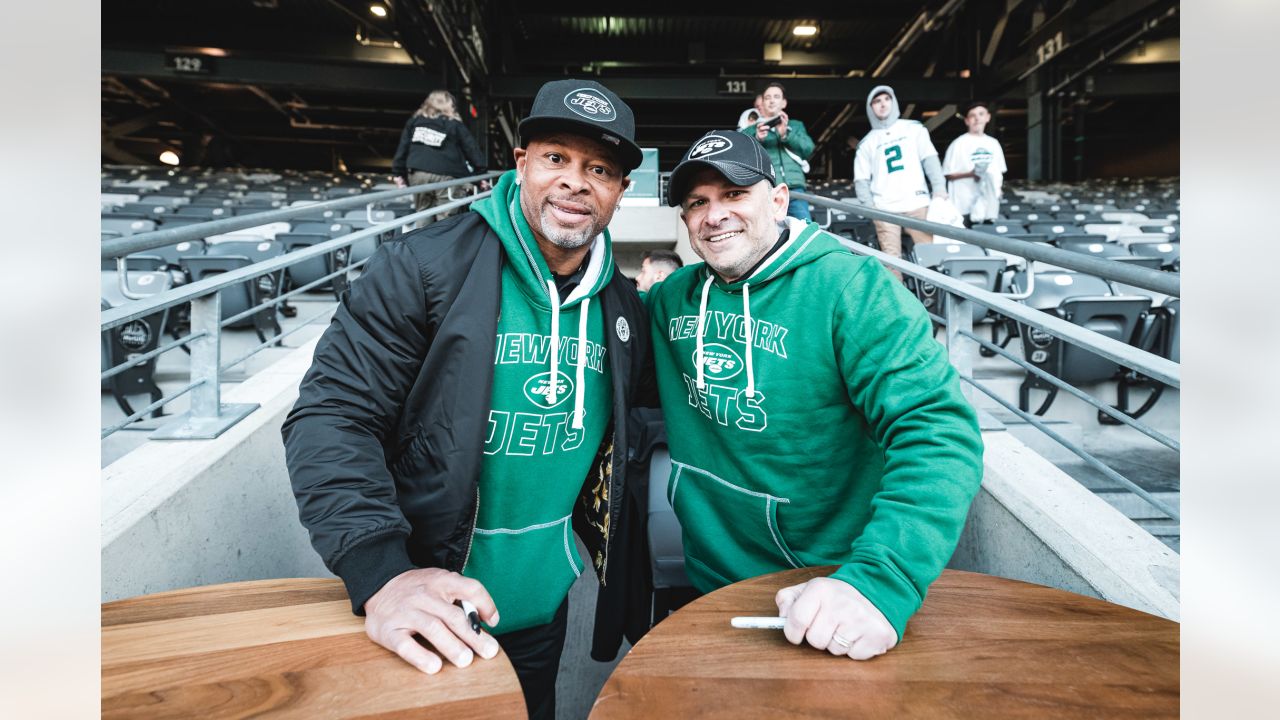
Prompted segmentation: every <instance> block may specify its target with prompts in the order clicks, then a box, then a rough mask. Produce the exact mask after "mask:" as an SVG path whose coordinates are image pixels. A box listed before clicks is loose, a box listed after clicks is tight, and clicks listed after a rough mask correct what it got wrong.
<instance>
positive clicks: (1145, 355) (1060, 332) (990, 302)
mask: <svg viewBox="0 0 1280 720" xmlns="http://www.w3.org/2000/svg"><path fill="white" fill-rule="evenodd" d="M931 224H932V223H931ZM837 239H838V240H840V241H841V243H842V244H844V245H845V246H846V247H848V248H849V249H851V250H853V251H854V252H856V253H858V254H860V255H870V256H872V257H874V258H876V259H877V260H879V261H880V262H882V263H884V264H885V265H888V266H890V267H892V268H894V269H896V270H900V271H902V272H904V273H907V274H908V275H912V276H914V277H918V278H920V279H922V280H926V281H927V282H929V283H930V284H932V285H933V286H935V287H938V288H941V289H942V290H945V291H947V292H948V293H951V294H952V295H958V296H960V297H962V298H964V299H966V300H970V301H973V302H976V303H978V304H979V305H981V306H983V307H986V308H990V309H991V310H995V311H996V312H998V313H1000V314H1001V315H1004V316H1006V317H1009V318H1012V319H1014V320H1017V321H1018V322H1020V323H1022V324H1024V325H1030V326H1031V327H1034V328H1037V329H1039V330H1043V331H1045V332H1047V333H1049V334H1050V335H1054V336H1055V337H1060V338H1062V339H1063V340H1066V341H1067V342H1070V343H1074V344H1076V345H1079V346H1081V347H1084V348H1088V349H1089V350H1090V351H1092V352H1095V353H1097V354H1098V355H1100V356H1102V357H1104V358H1106V359H1108V360H1113V361H1115V362H1117V363H1119V364H1121V365H1123V366H1125V367H1128V368H1133V369H1134V370H1137V371H1139V372H1141V373H1142V374H1143V375H1146V376H1147V377H1150V378H1153V379H1155V380H1159V381H1160V382H1162V383H1165V384H1166V385H1169V386H1171V387H1175V388H1176V387H1180V386H1181V381H1180V379H1179V378H1180V376H1181V371H1180V368H1179V365H1178V363H1175V362H1173V361H1171V360H1168V359H1167V358H1162V357H1160V356H1159V355H1154V354H1152V353H1149V352H1147V351H1145V350H1142V349H1140V348H1136V347H1134V346H1132V345H1129V344H1128V343H1124V342H1121V341H1119V340H1115V339H1112V338H1109V337H1106V336H1104V335H1099V334H1098V333H1095V332H1093V331H1092V330H1089V329H1087V328H1084V327H1081V326H1079V325H1076V324H1075V323H1072V322H1069V321H1067V320H1064V319H1062V318H1060V317H1057V316H1056V315H1051V314H1049V313H1046V312H1044V311H1042V310H1037V309H1035V308H1032V307H1028V306H1026V305H1024V304H1022V303H1020V302H1016V301H1014V300H1010V299H1009V298H1008V297H1006V296H1004V295H1000V294H998V293H993V292H990V291H988V290H983V289H982V288H979V287H975V286H973V285H970V284H969V283H967V282H964V281H963V280H957V279H956V278H953V277H951V276H950V275H944V274H942V273H940V272H937V271H934V270H930V269H928V268H924V267H921V266H919V265H916V264H915V263H913V262H909V261H906V260H903V259H902V258H898V257H894V256H893V255H890V254H888V253H885V252H881V251H879V250H876V249H874V248H870V247H867V246H866V245H860V244H858V243H855V242H853V241H852V240H849V239H848V238H843V237H837ZM1144 269H1145V268H1144Z"/></svg>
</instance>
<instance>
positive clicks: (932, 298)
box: [907, 243, 1005, 337]
mask: <svg viewBox="0 0 1280 720" xmlns="http://www.w3.org/2000/svg"><path fill="white" fill-rule="evenodd" d="M911 258H912V261H913V262H915V263H916V264H917V265H921V266H924V267H927V268H930V269H933V270H937V271H938V272H940V273H942V274H944V275H950V276H951V277H953V278H956V279H957V280H961V281H964V282H966V283H968V284H970V285H973V286H974V287H978V288H982V289H983V290H988V291H990V292H1000V280H1001V276H1002V274H1003V273H1004V268H1005V261H1004V258H1001V257H989V256H988V255H987V252H986V251H985V250H984V249H982V248H980V247H978V246H977V245H967V244H963V243H947V244H939V243H932V244H925V245H915V246H913V247H912V250H911ZM907 286H908V288H909V289H911V290H913V291H914V292H915V294H916V297H918V298H919V299H920V303H921V304H922V305H924V307H925V310H927V311H929V312H931V313H934V314H937V315H942V314H944V313H945V312H946V306H945V304H944V303H942V302H939V300H940V297H939V296H940V293H939V292H938V289H937V288H936V287H934V286H933V284H931V283H928V282H925V281H923V280H919V279H917V278H910V281H909V282H907ZM972 307H973V322H974V324H977V323H979V322H981V321H982V320H983V319H984V318H986V317H987V315H988V313H989V312H990V311H989V309H988V308H986V307H983V306H981V305H978V304H977V303H974V304H973V306H972ZM993 337H994V332H993Z"/></svg>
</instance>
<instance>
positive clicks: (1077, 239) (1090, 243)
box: [1058, 235, 1129, 258]
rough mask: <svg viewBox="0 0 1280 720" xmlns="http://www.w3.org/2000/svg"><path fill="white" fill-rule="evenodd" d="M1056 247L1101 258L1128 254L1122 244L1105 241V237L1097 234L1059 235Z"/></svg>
mask: <svg viewBox="0 0 1280 720" xmlns="http://www.w3.org/2000/svg"><path fill="white" fill-rule="evenodd" d="M1058 247H1060V248H1062V249H1063V250H1070V251H1071V252H1077V253H1083V254H1085V255H1092V256H1094V257H1103V258H1109V257H1115V256H1120V255H1128V254H1129V251H1128V250H1126V249H1125V248H1124V246H1123V245H1120V244H1118V243H1111V242H1107V241H1106V239H1105V238H1102V237H1099V236H1097V235H1077V236H1070V235H1068V236H1065V237H1060V238H1058Z"/></svg>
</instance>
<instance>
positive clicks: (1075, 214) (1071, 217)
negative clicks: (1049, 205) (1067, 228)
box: [1053, 210, 1103, 225]
mask: <svg viewBox="0 0 1280 720" xmlns="http://www.w3.org/2000/svg"><path fill="white" fill-rule="evenodd" d="M1053 220H1054V222H1060V223H1062V222H1065V223H1071V224H1073V225H1084V224H1085V223H1100V222H1102V221H1103V220H1102V216H1101V215H1099V214H1098V213H1091V212H1084V211H1082V210H1064V211H1062V212H1059V213H1055V214H1054V216H1053Z"/></svg>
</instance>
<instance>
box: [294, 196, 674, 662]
mask: <svg viewBox="0 0 1280 720" xmlns="http://www.w3.org/2000/svg"><path fill="white" fill-rule="evenodd" d="M503 262H505V253H504V251H503V249H502V243H501V241H500V240H499V239H498V236H497V235H496V234H494V232H493V231H492V229H490V227H489V226H488V224H487V223H486V222H485V220H484V219H483V218H482V217H480V215H478V214H476V213H470V212H469V213H463V214H462V215H461V216H459V217H457V218H452V219H449V220H445V221H441V222H437V223H433V224H431V225H429V226H427V227H426V228H423V229H421V230H417V231H415V232H412V233H409V234H408V235H405V236H404V237H403V238H402V239H397V240H394V241H391V242H388V243H386V244H384V245H383V246H382V247H381V248H379V250H378V252H377V253H375V254H374V256H373V257H372V258H371V259H370V261H369V263H368V264H367V265H366V267H365V269H364V273H363V274H362V276H361V277H360V278H359V279H358V280H356V281H355V282H353V283H352V284H351V286H350V289H349V291H348V292H347V294H346V295H344V297H343V299H342V302H341V303H340V304H339V306H338V309H337V311H336V313H335V314H334V317H333V320H332V322H331V324H330V326H329V328H328V329H327V330H326V331H325V333H324V335H323V337H321V339H320V341H319V344H318V345H317V347H316V351H315V356H314V360H313V363H312V366H311V368H310V370H308V371H307V374H306V376H305V377H304V378H303V380H302V384H301V386H300V389H299V396H298V402H297V404H296V405H295V406H294V408H293V410H292V411H291V412H290V413H289V416H288V417H287V418H286V419H285V422H284V427H283V429H282V434H283V436H284V444H285V456H286V461H287V463H288V467H289V476H290V480H291V482H292V485H293V492H294V496H295V498H296V499H297V503H298V514H299V518H300V519H301V521H302V524H303V525H304V526H305V527H306V528H307V530H308V531H309V532H310V535H311V543H312V545H313V547H315V549H316V551H317V552H318V553H319V554H320V556H321V558H322V559H323V560H324V562H325V565H326V566H327V567H328V568H329V569H330V570H332V571H333V572H334V573H335V574H336V575H338V576H339V577H340V578H342V580H343V582H344V583H345V584H346V587H347V592H348V594H349V595H350V598H351V603H352V609H353V611H354V612H355V613H356V614H357V615H363V614H364V603H365V601H366V600H368V599H369V598H370V597H371V596H372V595H373V594H374V593H376V592H377V591H378V590H379V589H380V588H381V587H382V586H383V585H384V584H386V582H387V581H388V580H390V579H391V578H393V577H395V576H396V575H399V574H400V573H402V572H404V571H406V570H410V569H413V568H415V567H440V568H445V569H448V570H453V571H455V572H456V571H461V570H462V567H463V565H464V564H465V563H466V559H467V553H468V552H469V550H470V545H471V536H472V533H473V531H474V529H475V522H476V512H477V508H478V506H477V501H478V498H479V490H478V488H479V478H480V467H481V461H482V458H483V450H484V441H485V432H486V427H487V417H488V412H489V407H490V393H491V391H492V385H493V362H494V351H495V344H494V338H495V336H496V334H497V325H498V309H499V307H500V295H501V268H502V263H503ZM598 297H599V298H600V306H601V309H602V311H603V313H604V319H605V323H606V324H605V327H606V328H609V329H610V332H606V334H605V335H606V337H607V338H608V340H607V345H606V347H607V348H608V353H607V357H608V359H609V363H610V368H611V370H612V377H613V418H612V422H611V424H610V426H609V427H608V428H607V429H606V431H605V436H604V440H603V441H602V443H601V446H600V448H599V449H598V451H597V453H596V459H595V462H593V463H592V469H591V471H590V472H589V473H588V476H587V477H586V478H584V479H583V485H582V491H581V493H580V494H579V496H578V499H577V501H576V502H575V506H574V511H573V528H574V531H575V532H576V533H577V534H578V536H579V537H580V538H581V539H582V541H583V543H584V544H585V545H586V546H587V549H588V551H589V553H590V555H591V561H592V565H593V567H594V568H595V571H596V575H597V577H598V578H599V580H600V591H599V596H598V598H597V604H596V623H595V636H594V643H593V648H592V656H593V657H595V658H596V659H597V660H602V661H603V660H611V659H613V658H614V656H615V655H616V654H617V650H618V647H619V646H620V644H621V639H622V636H623V635H624V634H625V635H626V636H627V637H628V638H629V639H630V640H631V641H632V642H635V641H636V640H638V639H639V636H640V635H642V634H643V633H644V632H645V630H647V628H648V626H649V593H650V592H651V587H650V585H651V581H650V580H649V567H648V550H647V542H646V539H645V520H644V515H643V513H642V511H641V510H640V508H641V507H642V506H641V505H639V504H638V503H636V502H635V501H634V500H633V498H632V497H629V496H630V495H631V494H632V493H633V492H635V491H634V490H629V489H628V483H627V479H626V465H627V455H628V453H627V452H626V451H625V449H624V448H625V445H626V441H627V437H628V432H627V430H628V422H629V421H628V414H629V411H630V410H631V408H632V407H638V406H643V407H656V406H657V404H658V400H657V393H656V386H655V384H654V376H653V354H652V349H651V346H650V341H649V332H648V328H649V319H648V316H647V313H646V310H645V308H644V306H643V304H642V303H641V301H640V298H639V296H638V295H637V293H636V291H635V287H634V286H633V285H632V284H631V282H630V281H629V280H627V279H626V278H625V277H623V275H622V273H620V272H616V271H615V272H614V275H613V278H612V280H611V281H610V282H609V283H608V285H606V286H605V287H604V289H603V290H602V291H601V292H600V293H599V294H598ZM615 327H617V328H619V330H618V331H617V332H613V331H612V330H613V329H614V328H615ZM622 328H627V329H628V330H627V331H624V330H623V329H622ZM615 440H616V441H617V445H615Z"/></svg>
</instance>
